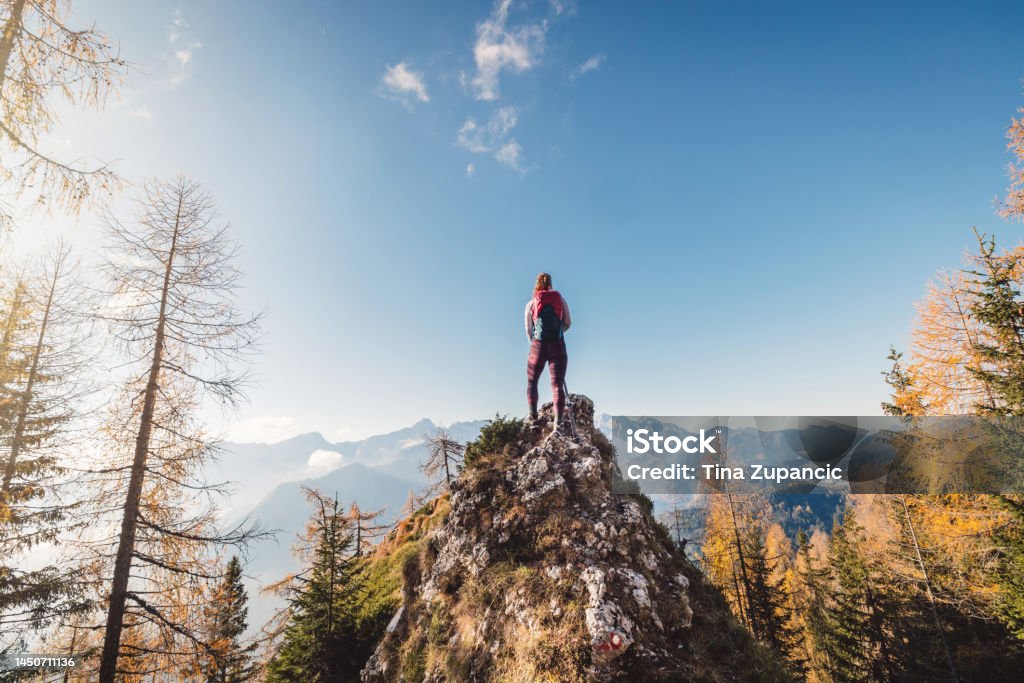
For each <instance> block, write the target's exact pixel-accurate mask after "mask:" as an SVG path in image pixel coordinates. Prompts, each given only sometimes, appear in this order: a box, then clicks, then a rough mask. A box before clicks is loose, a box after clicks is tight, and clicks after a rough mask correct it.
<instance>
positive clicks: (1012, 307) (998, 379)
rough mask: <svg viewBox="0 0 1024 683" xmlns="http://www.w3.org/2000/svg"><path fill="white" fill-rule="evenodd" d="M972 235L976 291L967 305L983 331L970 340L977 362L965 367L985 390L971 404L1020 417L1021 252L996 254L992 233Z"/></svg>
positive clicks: (1023, 347)
mask: <svg viewBox="0 0 1024 683" xmlns="http://www.w3.org/2000/svg"><path fill="white" fill-rule="evenodd" d="M975 234H976V235H977V238H978V255H977V256H976V257H975V262H976V264H977V265H976V268H977V270H972V271H970V275H971V276H973V278H974V282H975V284H976V286H977V292H976V295H975V299H974V301H973V302H972V306H971V310H972V313H973V314H974V316H975V317H976V318H977V319H978V320H979V321H980V322H981V323H982V324H984V325H985V327H986V329H987V330H988V332H989V334H988V335H987V336H986V337H985V338H982V339H979V340H978V341H977V342H976V343H975V350H976V351H977V353H978V354H979V355H980V356H981V358H982V360H983V365H981V366H980V367H976V368H972V369H971V372H972V374H973V375H974V376H975V377H976V378H977V379H978V381H980V382H981V383H982V384H983V385H984V386H985V387H987V388H988V389H989V396H988V397H987V398H986V399H985V400H982V401H979V402H978V403H977V408H978V409H979V410H980V412H982V413H984V414H990V415H1015V416H1024V300H1022V298H1021V286H1022V285H1021V280H1022V277H1024V251H1022V250H1014V251H1004V252H1003V253H997V251H996V243H995V238H991V237H986V236H985V235H981V234H978V233H977V231H975Z"/></svg>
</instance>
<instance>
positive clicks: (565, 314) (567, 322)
mask: <svg viewBox="0 0 1024 683" xmlns="http://www.w3.org/2000/svg"><path fill="white" fill-rule="evenodd" d="M570 327H572V316H571V315H569V304H568V302H566V300H565V297H564V296H563V297H562V332H567V331H568V330H569V328H570Z"/></svg>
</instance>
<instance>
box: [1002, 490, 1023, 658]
mask: <svg viewBox="0 0 1024 683" xmlns="http://www.w3.org/2000/svg"><path fill="white" fill-rule="evenodd" d="M997 501H998V502H999V504H1000V505H1001V506H1002V507H1004V508H1005V509H1007V510H1008V511H1009V513H1010V515H1011V518H1012V520H1013V522H1012V523H1010V524H1006V525H1005V526H1003V527H1001V529H1000V530H999V531H998V532H997V536H996V538H997V541H998V542H999V543H1000V545H1002V547H1003V548H1004V549H1005V550H1004V551H1003V554H1002V557H1001V561H1000V563H999V598H998V601H997V603H996V612H997V614H998V615H999V617H1000V618H1001V619H1002V621H1003V622H1004V623H1006V625H1007V626H1008V627H1009V628H1010V631H1011V632H1012V633H1013V635H1014V636H1016V637H1017V638H1018V639H1020V640H1024V502H1022V501H1021V500H1018V499H1016V498H1014V497H1010V496H998V497H997Z"/></svg>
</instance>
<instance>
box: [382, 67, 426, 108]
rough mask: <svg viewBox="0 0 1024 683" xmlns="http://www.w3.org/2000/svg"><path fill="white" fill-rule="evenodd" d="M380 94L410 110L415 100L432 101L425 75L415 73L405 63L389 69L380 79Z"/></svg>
mask: <svg viewBox="0 0 1024 683" xmlns="http://www.w3.org/2000/svg"><path fill="white" fill-rule="evenodd" d="M380 93H381V95H382V96H384V97H387V98H388V99H391V100H395V101H396V102H401V103H402V104H404V105H405V106H406V107H408V108H410V109H411V108H412V102H413V101H414V100H415V101H419V102H429V101H430V95H428V94H427V84H426V83H425V82H424V80H423V74H422V73H420V72H418V71H413V70H412V69H410V68H409V66H408V65H407V64H406V63H405V62H399V63H398V64H395V65H394V66H389V67H387V69H386V70H385V71H384V76H382V77H381V79H380Z"/></svg>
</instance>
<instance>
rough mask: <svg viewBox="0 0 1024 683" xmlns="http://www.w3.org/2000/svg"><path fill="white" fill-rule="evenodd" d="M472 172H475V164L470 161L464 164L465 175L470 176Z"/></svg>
mask: <svg viewBox="0 0 1024 683" xmlns="http://www.w3.org/2000/svg"><path fill="white" fill-rule="evenodd" d="M474 173H476V165H475V164H474V163H473V162H472V161H471V162H469V163H468V164H466V177H467V178H472V177H473V174H474Z"/></svg>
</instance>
